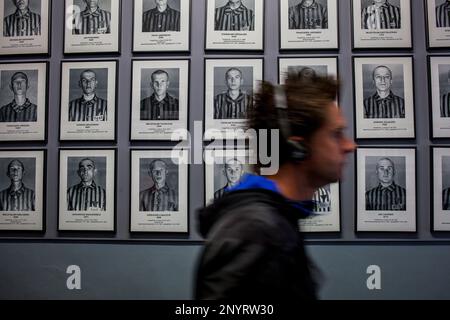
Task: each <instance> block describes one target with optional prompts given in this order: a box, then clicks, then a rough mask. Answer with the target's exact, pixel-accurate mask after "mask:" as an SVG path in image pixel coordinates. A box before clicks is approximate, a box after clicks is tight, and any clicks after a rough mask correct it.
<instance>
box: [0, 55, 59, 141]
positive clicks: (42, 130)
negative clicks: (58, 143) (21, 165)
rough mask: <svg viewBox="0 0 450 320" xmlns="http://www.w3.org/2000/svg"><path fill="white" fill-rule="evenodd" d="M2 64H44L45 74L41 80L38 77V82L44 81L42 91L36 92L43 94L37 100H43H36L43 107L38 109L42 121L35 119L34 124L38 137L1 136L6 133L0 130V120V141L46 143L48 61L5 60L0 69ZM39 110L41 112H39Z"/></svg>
mask: <svg viewBox="0 0 450 320" xmlns="http://www.w3.org/2000/svg"><path fill="white" fill-rule="evenodd" d="M3 65H6V66H7V65H12V66H23V67H25V66H27V67H28V66H33V65H35V66H36V67H38V66H39V65H45V71H44V73H45V75H44V76H45V80H44V81H42V79H38V82H39V83H41V81H42V82H43V83H44V85H45V88H44V90H42V91H43V93H40V92H37V95H38V96H40V95H43V97H42V98H41V99H38V100H43V101H41V103H39V101H38V102H37V104H38V107H39V106H41V108H42V109H43V111H38V117H39V116H41V117H43V118H44V120H43V121H37V122H38V123H37V125H36V126H35V127H36V128H35V130H39V132H38V133H37V134H38V135H39V136H38V137H27V136H26V135H24V134H20V135H15V136H14V135H13V136H12V137H11V134H8V135H7V137H2V135H6V133H2V132H1V130H2V127H3V125H2V122H0V141H1V142H8V143H9V142H14V143H17V142H30V141H32V142H43V143H47V139H48V117H49V115H48V112H49V106H48V101H49V100H48V95H49V75H50V70H49V68H50V63H49V62H48V61H39V60H38V61H30V62H29V63H27V62H11V61H5V62H2V63H0V69H1V66H3ZM38 77H41V76H39V74H38ZM42 105H43V107H42ZM1 107H2V106H0V108H1ZM39 112H43V114H42V113H39ZM5 123H7V122H5ZM26 124H27V125H31V122H27V123H26ZM42 125H43V128H39V127H42ZM35 134H36V133H35Z"/></svg>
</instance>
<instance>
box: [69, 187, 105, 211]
mask: <svg viewBox="0 0 450 320" xmlns="http://www.w3.org/2000/svg"><path fill="white" fill-rule="evenodd" d="M90 209H99V210H101V211H106V191H105V189H103V188H102V187H100V186H97V185H96V184H95V182H94V181H92V184H91V185H90V186H84V185H83V184H82V183H81V182H80V183H79V184H77V185H75V186H73V187H70V188H69V189H68V190H67V210H69V211H88V210H90Z"/></svg>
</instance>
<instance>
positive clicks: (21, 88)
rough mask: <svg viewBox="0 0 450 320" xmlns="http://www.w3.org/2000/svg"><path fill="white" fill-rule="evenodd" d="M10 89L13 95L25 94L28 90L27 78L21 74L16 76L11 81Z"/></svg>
mask: <svg viewBox="0 0 450 320" xmlns="http://www.w3.org/2000/svg"><path fill="white" fill-rule="evenodd" d="M11 90H12V91H13V92H14V95H18V96H21V95H26V93H27V90H28V83H27V79H25V78H24V77H23V76H17V77H15V78H14V80H13V81H12V82H11Z"/></svg>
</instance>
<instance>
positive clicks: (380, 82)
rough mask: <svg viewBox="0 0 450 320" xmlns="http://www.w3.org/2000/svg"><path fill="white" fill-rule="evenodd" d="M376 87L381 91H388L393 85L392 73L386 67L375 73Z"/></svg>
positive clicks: (376, 70)
mask: <svg viewBox="0 0 450 320" xmlns="http://www.w3.org/2000/svg"><path fill="white" fill-rule="evenodd" d="M373 80H374V81H375V86H376V87H377V89H378V90H380V91H388V90H389V89H390V88H391V85H392V74H391V71H390V70H389V69H388V68H386V67H378V68H376V69H375V71H374V72H373Z"/></svg>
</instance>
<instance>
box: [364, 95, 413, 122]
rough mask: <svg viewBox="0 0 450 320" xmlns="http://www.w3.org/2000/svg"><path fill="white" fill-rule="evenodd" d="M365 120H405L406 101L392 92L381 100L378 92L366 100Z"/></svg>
mask: <svg viewBox="0 0 450 320" xmlns="http://www.w3.org/2000/svg"><path fill="white" fill-rule="evenodd" d="M364 118H366V119H367V118H371V119H392V118H405V100H404V99H403V98H401V97H399V96H396V95H395V94H393V93H392V91H391V92H390V93H389V95H388V96H387V97H386V98H380V96H379V95H378V92H377V93H375V94H374V95H373V96H370V97H369V98H366V99H364Z"/></svg>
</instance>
